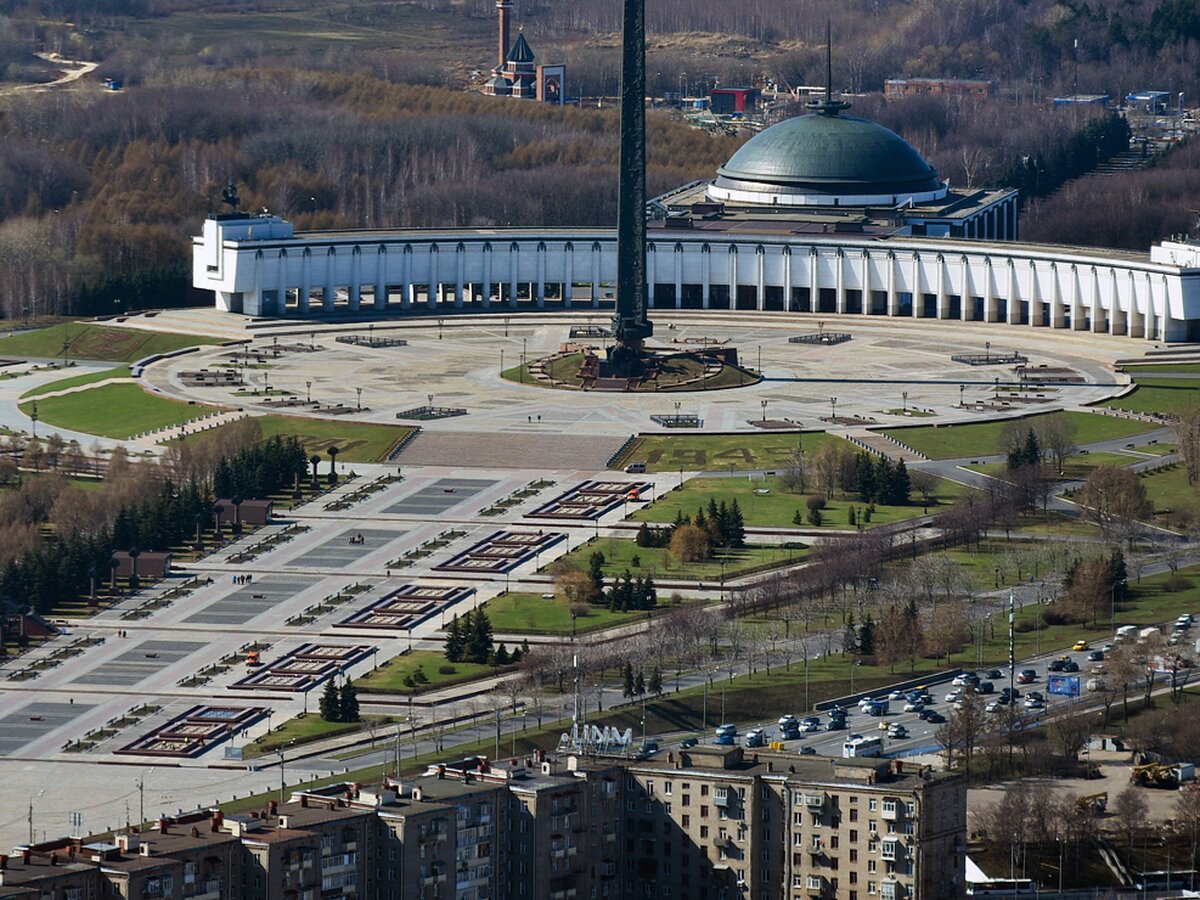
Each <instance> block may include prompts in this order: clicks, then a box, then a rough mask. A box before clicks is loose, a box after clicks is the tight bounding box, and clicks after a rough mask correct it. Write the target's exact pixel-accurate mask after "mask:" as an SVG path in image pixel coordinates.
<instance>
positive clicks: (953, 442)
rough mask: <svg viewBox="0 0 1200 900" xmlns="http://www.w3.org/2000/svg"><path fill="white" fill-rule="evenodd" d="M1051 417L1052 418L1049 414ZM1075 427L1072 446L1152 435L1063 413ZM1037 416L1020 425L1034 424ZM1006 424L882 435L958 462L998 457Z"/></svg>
mask: <svg viewBox="0 0 1200 900" xmlns="http://www.w3.org/2000/svg"><path fill="white" fill-rule="evenodd" d="M1048 415H1052V414H1048ZM1063 415H1065V416H1066V417H1067V418H1068V419H1069V420H1070V421H1071V423H1072V424H1074V426H1075V443H1076V444H1078V445H1080V446H1084V445H1086V444H1092V443H1095V442H1096V441H1106V440H1111V439H1113V438H1122V437H1129V436H1130V435H1135V434H1142V433H1143V432H1146V431H1153V430H1154V428H1155V427H1156V426H1154V425H1151V424H1148V423H1146V422H1135V421H1131V420H1129V419H1118V418H1115V417H1113V416H1100V415H1095V414H1093V413H1082V412H1067V413H1063ZM1035 419H1036V416H1027V417H1025V418H1024V419H1022V420H1021V421H1023V422H1028V423H1029V424H1030V425H1032V424H1033V422H1034V420H1035ZM1004 427H1005V422H1002V421H1001V422H979V423H976V424H971V425H921V426H918V427H916V428H889V429H887V430H886V431H885V432H884V433H885V434H888V435H890V436H891V437H893V438H895V439H896V440H898V441H902V442H903V443H905V444H908V445H909V446H910V447H912V448H914V449H916V450H919V451H920V452H921V453H924V454H925V455H926V456H928V457H929V458H930V459H959V458H961V457H968V456H992V455H994V454H997V453H1000V452H1001V451H1000V436H1001V434H1002V433H1003V431H1004Z"/></svg>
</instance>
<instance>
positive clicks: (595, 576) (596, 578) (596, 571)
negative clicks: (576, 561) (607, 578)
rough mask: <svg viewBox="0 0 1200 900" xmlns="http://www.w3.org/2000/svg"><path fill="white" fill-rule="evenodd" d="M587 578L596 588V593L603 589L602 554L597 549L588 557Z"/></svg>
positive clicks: (601, 591)
mask: <svg viewBox="0 0 1200 900" xmlns="http://www.w3.org/2000/svg"><path fill="white" fill-rule="evenodd" d="M588 578H590V579H592V584H593V585H594V586H595V588H596V593H597V594H600V593H603V591H604V554H603V553H601V552H600V551H599V550H597V551H596V552H595V553H593V554H592V555H591V556H589V557H588Z"/></svg>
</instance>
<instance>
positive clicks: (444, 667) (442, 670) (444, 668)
mask: <svg viewBox="0 0 1200 900" xmlns="http://www.w3.org/2000/svg"><path fill="white" fill-rule="evenodd" d="M457 673H458V669H456V668H454V666H452V665H450V663H442V664H441V665H440V666H438V674H439V675H455V674H457Z"/></svg>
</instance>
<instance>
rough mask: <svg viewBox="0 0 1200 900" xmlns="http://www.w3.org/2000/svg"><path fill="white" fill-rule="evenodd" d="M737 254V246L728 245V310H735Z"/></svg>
mask: <svg viewBox="0 0 1200 900" xmlns="http://www.w3.org/2000/svg"><path fill="white" fill-rule="evenodd" d="M737 286H738V253H737V244H730V245H729V308H730V309H731V310H734V309H737Z"/></svg>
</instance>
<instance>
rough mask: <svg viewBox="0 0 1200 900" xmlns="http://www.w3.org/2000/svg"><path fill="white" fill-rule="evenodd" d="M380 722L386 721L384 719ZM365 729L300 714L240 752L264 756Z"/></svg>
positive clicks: (353, 723)
mask: <svg viewBox="0 0 1200 900" xmlns="http://www.w3.org/2000/svg"><path fill="white" fill-rule="evenodd" d="M382 721H387V720H386V719H384V720H382ZM360 728H366V722H365V721H364V722H326V721H325V720H324V719H322V718H321V716H320V715H319V714H317V713H315V712H310V713H307V714H305V713H301V714H300V715H298V716H296V717H295V718H293V719H288V720H287V721H286V722H284V723H283V724H282V725H279V726H276V727H275V728H273V729H272V730H271V734H270V736H265V737H260V738H259V739H258V740H256V741H254V742H253V743H251V744H247V745H246V747H245V749H244V750H243V751H242V752H243V754H244V755H245V756H264V755H266V754H268V753H274V752H275V751H276V750H277V749H278V748H280V747H288V746H290V745H292V744H307V743H309V742H310V741H319V740H321V739H322V738H327V737H334V736H335V735H339V734H348V733H350V732H351V731H358V730H359V729H360Z"/></svg>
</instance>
